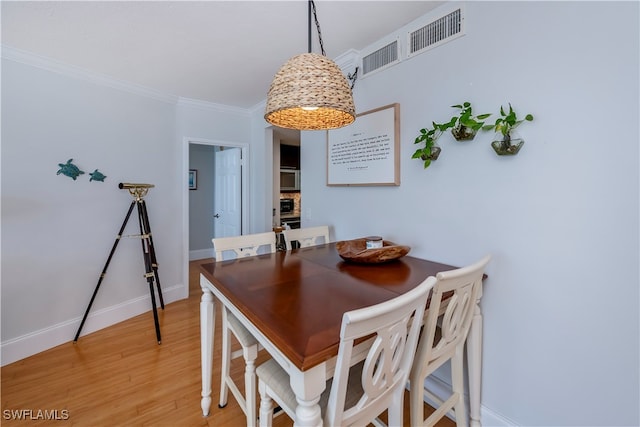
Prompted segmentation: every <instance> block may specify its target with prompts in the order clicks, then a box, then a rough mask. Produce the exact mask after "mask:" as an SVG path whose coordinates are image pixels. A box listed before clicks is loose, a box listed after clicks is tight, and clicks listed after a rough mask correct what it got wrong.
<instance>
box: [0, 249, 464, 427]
mask: <svg viewBox="0 0 640 427" xmlns="http://www.w3.org/2000/svg"><path fill="white" fill-rule="evenodd" d="M209 261H210V260H201V261H193V262H191V263H190V271H189V298H187V299H185V300H182V301H177V302H174V303H171V304H167V305H166V306H165V309H164V310H159V316H158V317H159V321H160V324H161V330H162V344H160V345H158V344H157V342H156V340H155V329H154V326H153V317H152V316H151V313H144V314H141V315H139V316H136V317H134V318H132V319H129V320H126V321H124V322H121V323H119V324H117V325H113V326H110V327H108V328H105V329H102V330H100V331H97V332H94V333H92V334H88V335H85V336H82V337H80V339H79V340H78V342H77V343H76V344H73V343H72V342H71V341H70V342H68V343H66V344H63V345H60V346H57V347H55V348H52V349H50V350H47V351H44V352H42V353H39V354H36V355H34V356H31V357H28V358H26V359H23V360H20V361H18V362H15V363H12V364H9V365H7V366H4V367H2V369H1V370H0V374H1V377H2V378H1V401H2V419H0V424H2V426H3V427H12V426H29V427H38V426H50V425H56V426H77V427H102V426H105V427H111V426H145V427H146V426H149V427H151V426H153V427H163V426H167V427H169V426H170V427H183V426H184V427H205V426H212V427H213V426H222V427H226V426H228V427H236V426H242V425H243V424H245V423H246V421H245V417H244V414H243V413H242V411H241V409H240V407H239V406H238V404H237V403H236V401H235V400H234V398H233V397H232V395H231V394H230V395H229V401H228V404H227V406H226V407H225V408H224V409H220V408H218V399H219V393H220V391H219V388H220V350H219V349H220V335H221V334H220V323H221V322H220V318H219V315H220V309H219V306H217V307H216V316H217V318H216V334H215V341H214V348H215V351H214V361H213V383H212V384H213V385H212V390H213V393H212V399H213V402H212V404H211V413H210V415H209V416H208V417H203V416H202V411H201V409H200V393H201V377H200V296H201V291H200V285H199V272H198V265H199V264H200V263H201V262H209ZM70 338H71V337H70ZM267 358H268V355H267V354H266V353H264V352H261V354H260V356H259V360H258V363H261V362H262V361H264V360H266V359H267ZM243 369H244V366H243V364H242V362H241V361H234V363H233V365H232V375H233V376H234V377H235V378H236V379H237V382H238V383H239V384H242V376H243ZM408 400H409V398H408V395H407V396H406V397H405V418H404V424H405V425H406V426H408V425H409V412H408ZM425 407H426V405H425ZM426 408H427V409H426V410H425V411H426V412H425V413H429V412H430V411H431V408H428V407H426ZM38 411H49V413H50V414H54V413H55V414H57V415H58V418H61V417H62V415H64V414H67V419H58V420H56V421H51V420H47V419H44V418H38V415H39V414H40V415H42V412H40V413H39V412H38ZM53 411H56V412H53ZM63 411H66V412H63ZM12 414H13V415H15V416H11V415H12ZM18 415H20V416H21V417H22V418H23V419H22V420H19V419H16V418H17V416H18ZM25 417H26V418H27V419H24V418H25ZM292 425H293V422H292V421H291V420H290V419H289V418H288V417H287V416H285V415H283V416H278V417H276V418H275V419H274V426H275V427H289V426H292ZM453 425H454V423H453V422H452V421H451V420H449V419H445V420H443V421H441V422H440V423H438V424H437V426H438V427H450V426H453Z"/></svg>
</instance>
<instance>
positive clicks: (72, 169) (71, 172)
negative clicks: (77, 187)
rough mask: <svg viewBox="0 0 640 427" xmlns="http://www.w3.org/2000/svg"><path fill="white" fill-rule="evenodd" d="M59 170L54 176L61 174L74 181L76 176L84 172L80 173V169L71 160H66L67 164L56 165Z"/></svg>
mask: <svg viewBox="0 0 640 427" xmlns="http://www.w3.org/2000/svg"><path fill="white" fill-rule="evenodd" d="M58 166H59V167H60V170H59V171H58V172H56V175H60V174H63V175H65V176H68V177H69V178H72V179H73V180H74V181H75V180H76V179H77V178H78V176H80V175H82V174H83V173H84V171H81V170H80V168H79V167H78V166H76V165H74V164H73V159H69V160H67V163H58Z"/></svg>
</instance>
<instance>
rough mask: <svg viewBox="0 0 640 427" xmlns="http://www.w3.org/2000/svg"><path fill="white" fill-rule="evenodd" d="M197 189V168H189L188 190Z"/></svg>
mask: <svg viewBox="0 0 640 427" xmlns="http://www.w3.org/2000/svg"><path fill="white" fill-rule="evenodd" d="M197 189H198V170H197V169H189V190H197Z"/></svg>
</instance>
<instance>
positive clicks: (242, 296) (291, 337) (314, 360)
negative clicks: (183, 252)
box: [201, 243, 456, 371]
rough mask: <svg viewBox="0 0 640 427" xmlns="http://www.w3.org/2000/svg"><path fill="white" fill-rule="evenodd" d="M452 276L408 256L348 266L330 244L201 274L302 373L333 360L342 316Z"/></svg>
mask: <svg viewBox="0 0 640 427" xmlns="http://www.w3.org/2000/svg"><path fill="white" fill-rule="evenodd" d="M454 268H456V267H453V266H450V265H445V264H440V263H436V262H431V261H427V260H422V259H419V258H414V257H411V256H405V257H403V258H401V259H399V260H396V261H392V262H388V263H384V264H368V265H365V264H353V263H347V262H345V261H343V260H342V258H340V256H339V255H338V252H337V250H336V248H335V243H329V244H326V245H319V246H313V247H309V248H303V249H294V250H293V251H288V252H275V253H273V254H266V255H258V256H255V257H248V258H240V259H236V260H231V261H222V262H219V263H216V262H213V263H207V264H203V265H202V266H201V272H202V274H203V275H204V276H205V277H206V278H207V279H208V280H209V281H210V282H211V283H212V284H213V285H214V286H215V287H216V288H217V289H218V290H219V291H220V292H221V293H222V294H223V295H224V296H225V297H226V298H228V299H229V301H230V302H231V303H232V304H233V305H235V306H236V307H237V308H238V309H239V310H240V311H241V312H242V313H243V314H244V315H245V316H246V317H247V319H249V320H250V321H251V322H252V323H253V324H254V325H255V326H256V327H257V328H258V329H259V330H260V331H261V332H262V333H263V334H264V335H265V336H266V337H267V338H268V339H269V340H270V341H271V342H272V343H273V344H274V345H276V346H277V347H278V348H279V349H280V351H282V353H283V354H284V355H285V356H287V357H288V358H289V360H291V362H292V363H294V364H295V365H296V366H297V367H298V369H300V370H302V371H305V370H307V369H309V368H311V367H313V366H315V365H317V364H319V363H322V362H323V361H325V360H328V359H330V358H331V357H334V356H335V355H337V353H338V346H339V341H340V326H341V323H342V315H343V314H344V313H345V312H347V311H350V310H354V309H358V308H362V307H366V306H369V305H373V304H377V303H380V302H383V301H387V300H389V299H391V298H394V297H395V296H397V295H399V294H402V293H405V292H407V291H408V290H410V289H412V288H414V287H416V286H417V285H419V284H420V283H422V281H423V280H424V279H426V278H427V277H428V276H435V275H436V273H438V272H439V271H446V270H452V269H454Z"/></svg>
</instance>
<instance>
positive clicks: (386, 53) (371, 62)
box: [362, 39, 400, 76]
mask: <svg viewBox="0 0 640 427" xmlns="http://www.w3.org/2000/svg"><path fill="white" fill-rule="evenodd" d="M399 47H400V46H399V43H398V40H397V39H396V40H394V41H393V42H391V43H389V44H387V45H385V46H383V47H381V48H380V49H378V50H376V51H374V52H371V53H370V54H368V55H366V56H364V57H362V75H363V76H366V75H367V74H369V73H371V72H373V71H376V70H380V69H382V68H385V67H387V66H389V65H392V64H395V63H396V62H398V61H399V60H400V55H399Z"/></svg>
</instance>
